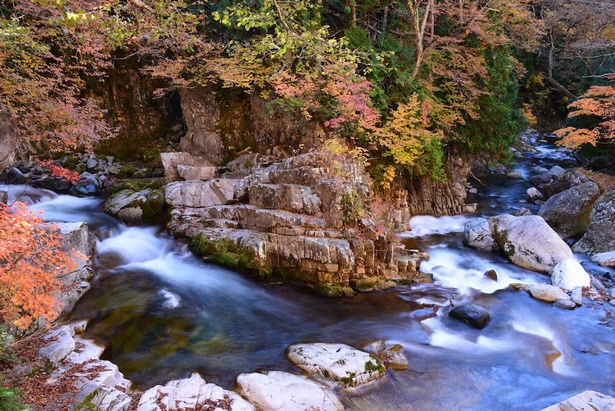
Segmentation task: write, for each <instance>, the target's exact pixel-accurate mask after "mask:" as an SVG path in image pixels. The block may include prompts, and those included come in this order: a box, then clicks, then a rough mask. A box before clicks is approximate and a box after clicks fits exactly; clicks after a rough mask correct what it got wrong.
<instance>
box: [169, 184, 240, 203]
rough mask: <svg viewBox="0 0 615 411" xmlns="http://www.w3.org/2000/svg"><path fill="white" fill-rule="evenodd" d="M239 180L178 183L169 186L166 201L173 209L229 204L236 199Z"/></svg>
mask: <svg viewBox="0 0 615 411" xmlns="http://www.w3.org/2000/svg"><path fill="white" fill-rule="evenodd" d="M236 182H237V180H230V179H225V178H220V179H216V180H209V181H178V182H174V183H169V184H167V188H166V192H165V200H166V202H167V204H169V205H171V206H172V207H191V208H204V207H211V206H216V205H222V204H228V203H230V202H232V201H233V199H234V198H235V184H236Z"/></svg>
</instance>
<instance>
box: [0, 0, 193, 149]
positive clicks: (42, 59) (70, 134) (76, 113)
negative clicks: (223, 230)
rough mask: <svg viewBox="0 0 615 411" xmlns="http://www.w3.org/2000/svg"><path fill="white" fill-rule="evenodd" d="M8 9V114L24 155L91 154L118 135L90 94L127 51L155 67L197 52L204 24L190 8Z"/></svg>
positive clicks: (47, 5)
mask: <svg viewBox="0 0 615 411" xmlns="http://www.w3.org/2000/svg"><path fill="white" fill-rule="evenodd" d="M3 4H4V7H2V8H1V9H0V12H1V14H0V107H4V109H5V110H7V111H8V113H9V114H10V115H11V117H12V119H13V122H14V123H15V125H16V126H17V130H18V132H19V134H20V143H21V144H20V150H21V152H22V154H25V153H27V152H31V151H36V150H39V151H40V150H41V149H42V148H44V149H45V150H50V151H61V152H62V151H64V152H66V151H70V150H74V149H76V148H77V147H85V148H86V149H87V148H91V147H92V146H93V145H94V144H96V143H97V142H98V141H100V140H101V139H104V138H107V137H110V136H112V135H113V134H114V130H113V129H112V128H111V127H109V125H108V124H107V122H106V121H105V120H106V119H105V116H104V113H105V111H104V108H103V107H104V103H103V102H101V101H100V100H97V99H96V98H95V97H94V96H93V95H92V93H91V90H88V89H87V86H88V85H91V84H93V83H95V82H96V81H100V80H102V79H104V78H105V76H106V75H107V73H108V72H109V70H112V69H113V67H114V64H116V62H117V60H116V59H115V57H116V54H117V53H118V52H119V51H123V52H124V54H128V55H131V56H135V57H144V56H147V58H149V59H152V60H155V59H164V58H171V57H172V56H173V55H175V54H178V53H181V52H184V51H186V50H190V51H191V50H193V48H194V47H196V45H198V44H200V42H199V40H198V39H197V37H196V36H194V33H195V30H196V28H195V27H196V21H197V18H196V16H195V15H193V14H191V13H186V12H181V10H183V9H185V8H186V7H187V4H186V3H184V2H183V1H182V0H173V1H150V2H147V3H144V2H143V1H141V0H130V1H126V2H124V1H119V0H76V1H69V0H57V1H53V2H50V1H47V0H34V1H26V0H15V1H12V2H5V3H3Z"/></svg>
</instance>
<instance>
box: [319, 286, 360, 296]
mask: <svg viewBox="0 0 615 411" xmlns="http://www.w3.org/2000/svg"><path fill="white" fill-rule="evenodd" d="M314 289H315V290H316V291H318V292H319V293H321V294H324V295H326V296H327V297H354V296H355V290H353V289H352V288H350V287H344V286H340V285H326V284H317V285H316V286H315V287H314Z"/></svg>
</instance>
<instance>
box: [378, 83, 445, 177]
mask: <svg viewBox="0 0 615 411" xmlns="http://www.w3.org/2000/svg"><path fill="white" fill-rule="evenodd" d="M428 110H429V107H428V106H427V104H426V103H422V102H420V101H419V98H418V95H417V94H413V95H412V96H411V97H410V101H409V102H408V103H406V104H400V105H399V106H398V107H397V110H395V111H394V112H393V116H392V119H391V120H390V121H389V122H388V123H387V124H386V125H385V126H384V127H381V128H379V129H378V130H377V131H376V132H375V133H374V136H375V138H376V142H377V143H378V144H379V145H380V146H381V147H382V148H383V150H384V155H385V156H387V157H390V158H391V159H392V160H393V162H394V163H395V164H397V165H399V166H401V167H403V168H405V169H407V170H408V171H410V172H414V173H415V174H418V175H423V176H429V177H431V178H434V179H438V180H442V179H444V177H445V176H444V170H443V158H444V153H443V151H442V144H441V141H442V132H440V131H435V132H434V131H431V130H430V129H429V119H428V117H427V113H428Z"/></svg>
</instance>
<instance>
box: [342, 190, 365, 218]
mask: <svg viewBox="0 0 615 411" xmlns="http://www.w3.org/2000/svg"><path fill="white" fill-rule="evenodd" d="M341 206H342V217H341V218H342V223H344V225H345V226H355V225H356V224H357V222H358V221H359V220H361V219H362V218H363V217H365V204H364V203H363V198H361V196H360V195H359V193H357V192H356V190H354V189H352V190H350V191H347V192H344V193H343V194H342V199H341Z"/></svg>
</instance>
